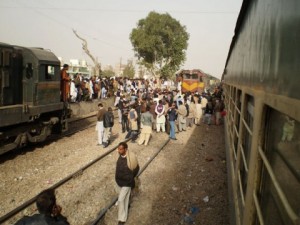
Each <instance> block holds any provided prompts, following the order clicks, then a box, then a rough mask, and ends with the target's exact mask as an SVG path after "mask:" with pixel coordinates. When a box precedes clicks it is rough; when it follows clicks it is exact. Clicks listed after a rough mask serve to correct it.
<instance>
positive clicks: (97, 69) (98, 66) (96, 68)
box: [73, 29, 101, 77]
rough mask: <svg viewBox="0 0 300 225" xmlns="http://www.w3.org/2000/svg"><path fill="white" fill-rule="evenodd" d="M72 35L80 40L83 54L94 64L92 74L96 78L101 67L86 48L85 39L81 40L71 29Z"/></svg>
mask: <svg viewBox="0 0 300 225" xmlns="http://www.w3.org/2000/svg"><path fill="white" fill-rule="evenodd" d="M73 32H74V34H75V35H76V37H78V38H79V39H80V40H82V49H83V50H84V52H85V53H86V54H87V55H88V56H89V57H90V58H91V59H92V61H93V62H94V65H95V66H94V74H93V75H96V76H97V77H98V76H99V74H100V69H101V65H100V63H99V62H98V60H97V58H95V57H94V56H93V55H92V54H91V53H90V51H89V49H88V47H87V41H86V40H85V39H83V38H82V37H80V36H79V35H78V34H77V32H76V30H74V29H73Z"/></svg>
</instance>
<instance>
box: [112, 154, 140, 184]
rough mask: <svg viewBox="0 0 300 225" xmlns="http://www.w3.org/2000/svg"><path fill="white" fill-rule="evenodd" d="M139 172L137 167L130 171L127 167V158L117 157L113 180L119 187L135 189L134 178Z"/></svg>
mask: <svg viewBox="0 0 300 225" xmlns="http://www.w3.org/2000/svg"><path fill="white" fill-rule="evenodd" d="M139 170H140V167H139V165H137V167H136V168H135V169H134V170H130V169H129V168H128V166H127V158H123V157H122V156H119V159H118V161H117V167H116V175H115V179H116V182H117V184H118V185H119V186H120V187H131V188H134V187H135V181H134V178H135V177H136V175H137V174H138V172H139Z"/></svg>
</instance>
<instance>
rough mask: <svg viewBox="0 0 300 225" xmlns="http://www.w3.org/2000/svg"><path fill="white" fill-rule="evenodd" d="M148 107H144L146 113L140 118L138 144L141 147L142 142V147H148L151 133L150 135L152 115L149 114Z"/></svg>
mask: <svg viewBox="0 0 300 225" xmlns="http://www.w3.org/2000/svg"><path fill="white" fill-rule="evenodd" d="M149 111H150V106H149V105H147V106H146V112H144V113H142V116H141V123H142V130H141V134H140V139H139V142H138V144H139V145H142V144H143V143H144V142H145V143H144V145H148V142H149V139H150V136H151V133H152V123H153V120H154V119H153V115H152V114H151V113H150V112H149Z"/></svg>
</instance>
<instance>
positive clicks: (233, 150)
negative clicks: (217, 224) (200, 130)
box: [222, 0, 300, 225]
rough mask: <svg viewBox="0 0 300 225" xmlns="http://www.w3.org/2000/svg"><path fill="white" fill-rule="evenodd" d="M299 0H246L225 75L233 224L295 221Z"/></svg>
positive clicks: (299, 184) (298, 208)
mask: <svg viewBox="0 0 300 225" xmlns="http://www.w3.org/2000/svg"><path fill="white" fill-rule="evenodd" d="M299 40H300V1H299V0H288V1H285V0H272V1H271V0H244V1H243V4H242V8H241V11H240V14H239V17H238V20H237V23H236V28H235V34H234V37H233V39H232V43H231V46H230V50H229V54H228V57H227V62H226V65H225V69H224V73H223V76H222V83H223V88H224V91H225V96H224V97H225V103H226V110H227V115H226V121H225V131H226V132H225V133H226V135H225V137H226V147H227V166H228V175H229V178H228V181H229V182H228V183H229V190H230V191H229V193H230V200H231V201H230V202H231V209H232V211H231V215H232V217H231V224H237V225H250V224H251V225H253V224H255V225H256V224H257V225H299V224H300V91H299V85H300V44H299Z"/></svg>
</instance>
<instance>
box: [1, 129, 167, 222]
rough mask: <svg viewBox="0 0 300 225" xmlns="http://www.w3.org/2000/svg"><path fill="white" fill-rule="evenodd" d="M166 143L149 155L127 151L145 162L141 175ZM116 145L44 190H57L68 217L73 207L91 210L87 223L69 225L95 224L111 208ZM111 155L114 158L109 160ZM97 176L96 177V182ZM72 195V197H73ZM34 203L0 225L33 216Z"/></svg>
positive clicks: (14, 211)
mask: <svg viewBox="0 0 300 225" xmlns="http://www.w3.org/2000/svg"><path fill="white" fill-rule="evenodd" d="M92 127H93V126H92ZM77 132H78V131H77ZM77 132H76V133H77ZM70 135H71V136H72V134H71V133H69V134H66V137H68V136H70ZM62 140H63V139H61V140H60V141H62ZM168 140H169V139H168V138H167V135H166V136H165V140H161V141H160V142H157V143H155V146H153V147H152V150H151V151H149V152H148V153H147V152H141V151H142V148H140V147H139V146H138V145H136V144H132V145H130V148H133V149H134V150H133V151H136V154H137V156H138V158H140V157H141V158H142V159H144V160H145V161H144V162H143V160H142V159H141V160H139V161H140V164H141V168H142V169H141V172H140V174H141V173H142V172H143V171H144V170H145V169H146V167H147V166H148V165H149V163H150V162H151V161H152V160H153V159H154V158H155V156H156V155H157V154H158V152H159V151H160V150H161V149H162V146H165V145H166V144H167V143H168ZM126 141H129V140H126ZM119 142H120V141H119ZM116 144H117V143H114V147H112V148H110V149H109V150H108V151H105V152H104V153H102V154H101V155H99V156H97V157H96V158H94V159H89V162H88V163H86V164H85V165H83V166H80V168H78V169H77V170H75V171H72V172H69V174H68V175H67V176H66V177H64V178H62V179H59V180H58V181H56V182H55V183H53V184H52V185H51V186H48V187H47V188H49V187H51V188H55V189H57V195H58V199H62V201H63V203H61V205H63V207H64V211H65V212H66V214H67V215H68V214H69V213H68V210H69V209H72V208H73V207H72V205H73V206H74V205H75V206H76V207H77V209H78V210H79V211H82V210H80V208H81V207H90V208H91V210H89V211H90V212H89V213H90V215H89V216H85V218H89V219H88V220H89V221H80V222H79V220H80V219H79V218H73V219H75V221H76V223H71V224H85V223H87V224H97V223H98V222H99V220H100V219H101V218H102V217H103V215H104V214H105V212H106V211H107V210H108V209H109V208H110V207H109V206H111V205H113V203H112V202H114V201H115V200H116V192H115V191H114V188H113V187H114V169H115V162H116V158H115V157H116V155H117V153H115V152H114V151H115V149H116V147H117V145H116ZM154 148H155V150H154ZM145 153H146V155H145ZM143 154H144V155H143ZM113 155H114V156H115V157H112V156H113ZM112 158H114V159H112ZM109 167H111V170H110V171H107V168H109ZM140 174H139V175H140ZM96 175H98V176H97V178H96ZM87 183H89V185H88V186H87V187H86V189H85V188H84V191H83V192H79V193H78V192H74V190H75V189H76V188H77V187H79V186H82V185H86V184H87ZM70 190H71V191H70ZM97 190H102V191H100V192H101V193H102V194H103V196H102V197H101V198H103V199H99V193H98V191H97ZM81 191H82V189H81ZM72 193H73V194H74V195H75V196H72ZM104 193H105V194H104ZM36 194H38V193H35V195H36ZM70 196H72V197H70ZM82 196H90V197H91V198H90V199H89V197H87V198H85V199H84V200H83V199H82ZM64 199H65V200H64ZM95 199H98V201H97V202H94V203H92V204H91V202H93V200H95ZM24 200H25V199H24ZM24 200H23V201H24ZM34 202H35V196H33V197H32V198H30V199H28V198H27V199H26V200H25V201H24V202H23V203H22V204H20V205H18V206H17V207H14V209H12V210H10V211H9V212H7V213H6V214H5V215H3V216H1V218H0V223H1V224H2V223H4V224H13V223H14V222H15V221H16V219H17V218H19V217H20V215H26V214H31V213H32V212H35V210H36V209H35V206H34V204H33V203H34ZM92 205H94V206H92ZM99 210H100V212H99ZM70 214H71V213H70Z"/></svg>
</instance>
